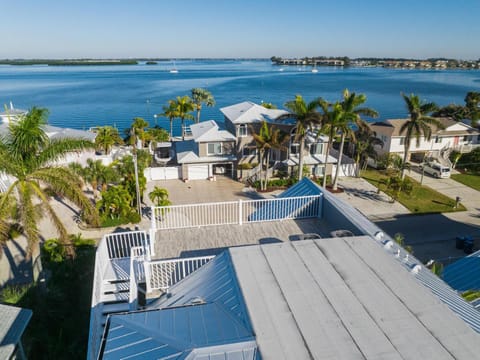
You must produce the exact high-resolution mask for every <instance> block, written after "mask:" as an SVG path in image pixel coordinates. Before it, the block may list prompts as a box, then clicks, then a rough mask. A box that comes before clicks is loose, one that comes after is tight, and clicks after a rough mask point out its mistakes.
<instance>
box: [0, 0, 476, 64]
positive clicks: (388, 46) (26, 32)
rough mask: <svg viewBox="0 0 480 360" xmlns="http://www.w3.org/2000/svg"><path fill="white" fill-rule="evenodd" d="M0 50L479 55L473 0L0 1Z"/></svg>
mask: <svg viewBox="0 0 480 360" xmlns="http://www.w3.org/2000/svg"><path fill="white" fill-rule="evenodd" d="M0 4H1V5H2V6H1V7H0V11H1V14H2V16H1V17H0V31H1V34H3V36H2V45H1V46H0V58H78V57H99V58H107V57H170V58H182V57H270V56H273V55H277V56H283V57H295V56H315V55H331V56H349V57H363V56H366V57H368V56H372V57H414V58H427V57H441V56H442V57H451V58H462V59H478V58H480V46H479V44H480V21H479V20H478V14H480V1H478V0H457V1H446V0H402V1H389V0H382V1H380V0H343V1H335V0H328V1H325V0H289V1H284V0H275V1H274V0H256V1H254V0H237V1H234V0H223V1H221V0H177V1H173V0H156V1H154V0H130V1H126V0H96V1H93V0H83V1H78V0H75V1H72V0H63V1H61V0H41V1H39V0H1V1H0Z"/></svg>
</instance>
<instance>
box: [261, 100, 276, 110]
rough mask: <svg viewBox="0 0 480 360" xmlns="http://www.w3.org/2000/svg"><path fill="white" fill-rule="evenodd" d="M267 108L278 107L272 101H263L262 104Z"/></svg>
mask: <svg viewBox="0 0 480 360" xmlns="http://www.w3.org/2000/svg"><path fill="white" fill-rule="evenodd" d="M261 105H262V106H263V107H264V108H265V109H278V108H277V105H275V104H273V103H271V102H263V101H262V104H261Z"/></svg>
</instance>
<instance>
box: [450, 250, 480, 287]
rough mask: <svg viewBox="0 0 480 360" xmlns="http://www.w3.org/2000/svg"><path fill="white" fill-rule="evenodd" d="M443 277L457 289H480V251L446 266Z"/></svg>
mask: <svg viewBox="0 0 480 360" xmlns="http://www.w3.org/2000/svg"><path fill="white" fill-rule="evenodd" d="M442 278H443V280H445V282H446V283H448V284H449V285H450V286H451V287H452V288H454V289H455V290H459V291H466V290H480V251H477V252H475V253H473V254H470V255H468V256H467V257H465V258H463V259H460V260H457V261H455V262H454V263H453V264H451V265H448V266H446V267H445V269H444V270H443V274H442Z"/></svg>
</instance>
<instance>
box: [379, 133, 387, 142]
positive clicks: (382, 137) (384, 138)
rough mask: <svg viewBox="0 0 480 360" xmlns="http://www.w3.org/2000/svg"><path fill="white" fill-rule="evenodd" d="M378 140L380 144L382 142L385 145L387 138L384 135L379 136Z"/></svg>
mask: <svg viewBox="0 0 480 360" xmlns="http://www.w3.org/2000/svg"><path fill="white" fill-rule="evenodd" d="M380 139H381V140H382V142H383V143H384V144H386V143H387V137H386V136H385V135H381V136H380Z"/></svg>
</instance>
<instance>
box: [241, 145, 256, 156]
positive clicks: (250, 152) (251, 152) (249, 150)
mask: <svg viewBox="0 0 480 360" xmlns="http://www.w3.org/2000/svg"><path fill="white" fill-rule="evenodd" d="M255 155H257V148H255V147H244V148H243V156H255Z"/></svg>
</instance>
